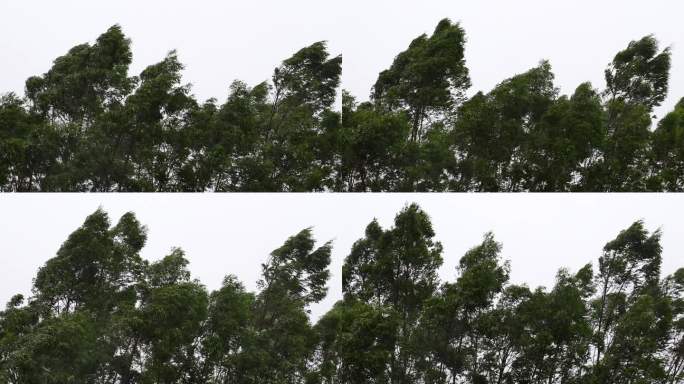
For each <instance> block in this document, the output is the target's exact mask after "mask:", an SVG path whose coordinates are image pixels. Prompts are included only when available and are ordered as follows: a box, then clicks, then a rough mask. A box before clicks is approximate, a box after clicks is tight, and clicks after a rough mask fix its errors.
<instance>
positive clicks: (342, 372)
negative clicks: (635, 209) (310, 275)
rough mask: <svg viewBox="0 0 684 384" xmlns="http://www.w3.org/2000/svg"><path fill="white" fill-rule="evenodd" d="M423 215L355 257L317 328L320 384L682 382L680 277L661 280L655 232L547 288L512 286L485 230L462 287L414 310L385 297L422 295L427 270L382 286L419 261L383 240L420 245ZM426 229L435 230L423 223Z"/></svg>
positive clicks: (612, 247)
mask: <svg viewBox="0 0 684 384" xmlns="http://www.w3.org/2000/svg"><path fill="white" fill-rule="evenodd" d="M417 212H420V211H419V210H418V209H417V207H415V206H411V207H410V208H407V209H405V210H404V211H402V213H400V214H399V215H398V216H397V217H398V219H397V220H396V222H395V228H393V229H392V230H390V231H383V230H382V229H381V228H380V227H379V226H378V224H377V223H376V222H372V223H371V224H370V225H369V226H368V227H367V229H366V235H365V237H364V238H363V239H361V240H359V241H357V242H356V243H355V244H354V246H353V248H352V251H351V253H350V254H349V256H347V259H346V261H345V264H344V267H343V289H344V293H345V299H344V301H341V302H339V303H338V304H337V305H336V306H335V308H334V309H333V310H332V311H330V312H329V313H328V314H327V315H326V317H324V318H323V319H322V320H321V321H320V322H319V327H322V331H321V332H322V335H321V340H322V341H321V356H322V358H321V368H320V374H321V377H323V378H324V379H325V380H322V381H321V382H325V383H338V382H350V383H366V382H370V383H388V384H399V383H401V384H403V383H423V384H436V383H440V384H447V383H452V384H454V383H499V384H503V383H530V384H532V383H540V384H541V383H545V384H549V383H668V384H674V383H677V382H679V381H681V380H682V378H683V377H684V376H683V375H684V363H683V361H684V360H683V356H684V355H682V327H681V325H682V313H683V311H682V308H683V307H682V292H683V289H682V288H683V287H684V286H683V285H682V284H681V283H682V282H684V272H683V271H682V270H678V271H677V272H676V273H675V274H673V275H671V276H667V277H665V278H662V277H661V276H660V265H661V255H660V253H661V246H660V232H659V231H656V232H653V233H649V232H648V231H647V230H646V229H645V228H644V224H643V223H642V222H636V223H634V224H633V225H631V226H630V227H629V228H627V229H626V230H624V231H622V232H620V233H619V234H618V236H617V237H616V238H615V239H614V240H612V241H610V242H608V243H607V244H606V246H605V247H604V253H603V256H602V257H601V258H600V259H599V260H598V273H596V274H594V271H593V269H594V268H593V267H592V265H591V264H587V265H586V266H584V267H583V268H581V269H580V270H579V271H577V272H576V273H574V274H573V273H571V272H569V271H568V270H566V269H561V270H560V271H559V272H558V275H557V277H556V283H555V285H554V286H553V287H552V288H551V289H550V290H548V289H546V288H544V287H539V288H536V289H534V290H531V289H530V288H528V287H526V286H520V285H511V284H509V283H508V276H509V266H508V263H507V262H505V261H503V260H502V258H501V256H500V253H501V250H502V248H501V244H499V243H497V242H496V241H495V240H494V237H493V235H492V234H491V233H488V234H486V235H485V237H484V240H483V242H482V243H481V244H480V245H478V246H476V247H474V248H472V249H471V250H469V251H468V252H466V253H465V255H464V256H463V257H462V258H461V259H460V261H459V264H458V267H457V271H458V278H457V279H456V280H455V281H454V282H444V283H439V282H438V281H432V284H431V285H433V286H434V287H436V289H432V290H431V291H430V293H429V294H428V295H424V296H412V297H413V298H414V300H412V301H407V300H404V301H401V300H397V301H396V302H391V301H388V300H387V299H384V300H383V298H385V297H389V298H391V297H393V296H394V295H396V294H397V293H398V292H401V288H402V287H404V286H413V287H414V288H412V289H411V290H410V292H420V289H417V288H415V287H418V286H420V285H421V284H422V282H423V281H424V277H423V276H422V275H421V273H420V272H419V271H421V272H422V271H424V270H429V268H427V269H425V268H423V267H422V266H421V264H419V263H418V264H413V265H416V266H417V270H416V271H411V270H410V269H409V270H408V271H409V272H408V273H407V274H406V276H410V278H409V279H408V281H402V284H401V285H399V286H397V285H393V284H388V283H386V282H392V281H395V280H393V279H392V277H391V274H385V275H383V276H384V278H379V277H377V276H378V274H379V271H382V270H383V269H382V266H384V265H389V266H395V267H396V268H391V267H390V268H389V270H392V271H401V270H402V269H401V266H402V265H403V260H407V259H410V260H413V258H412V257H411V255H414V253H412V252H411V251H410V249H404V248H402V246H401V245H400V244H393V243H389V242H388V240H386V239H385V237H386V236H388V235H387V233H388V232H395V231H396V233H403V235H402V236H401V237H402V239H404V240H406V241H408V242H410V243H412V244H421V243H424V241H425V240H419V239H420V236H419V235H418V234H419V233H421V232H420V231H414V230H408V229H409V228H416V226H415V222H416V221H415V220H407V218H408V217H415V216H416V215H417ZM399 218H401V219H399ZM420 222H421V223H422V225H421V226H420V227H422V228H429V227H430V225H429V219H428V218H427V216H424V217H423V220H421V221H420ZM422 233H423V235H424V236H428V237H432V236H433V235H434V234H432V233H431V232H430V231H424V232H422ZM410 234H412V235H410ZM384 247H387V248H384ZM383 313H384V314H385V315H383V316H382V318H378V315H379V314H383ZM406 313H411V314H412V315H411V316H410V321H409V322H404V321H403V319H404V318H405V317H404V316H405V314H406ZM381 319H382V320H383V321H380V320H381ZM350 348H358V352H357V353H350ZM337 378H344V379H337ZM336 379H337V380H339V381H335V380H336Z"/></svg>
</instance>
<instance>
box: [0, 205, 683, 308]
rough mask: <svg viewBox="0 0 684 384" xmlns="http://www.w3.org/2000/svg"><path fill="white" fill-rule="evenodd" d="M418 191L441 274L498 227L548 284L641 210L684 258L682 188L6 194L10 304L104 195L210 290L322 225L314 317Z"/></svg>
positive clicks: (590, 257) (675, 259) (524, 276)
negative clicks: (325, 278) (440, 249)
mask: <svg viewBox="0 0 684 384" xmlns="http://www.w3.org/2000/svg"><path fill="white" fill-rule="evenodd" d="M410 202H417V203H418V204H419V205H420V206H421V207H422V208H423V209H424V210H425V211H426V212H427V213H428V214H429V215H430V216H431V218H432V221H433V225H434V228H435V231H436V233H437V239H438V240H440V241H441V242H442V244H443V245H444V254H443V256H444V260H445V263H444V266H443V267H442V269H441V271H440V274H441V277H442V279H443V280H453V279H454V278H455V276H456V272H455V266H456V264H457V263H458V260H459V258H460V257H461V256H462V255H463V254H464V252H465V251H466V250H468V249H469V248H471V247H473V246H475V245H477V244H479V243H480V242H481V240H482V236H483V235H484V233H485V232H487V231H490V230H492V231H493V232H494V235H495V238H496V239H497V240H498V241H500V242H502V243H503V252H502V256H503V257H504V259H508V260H510V261H511V267H512V274H511V280H512V282H515V283H524V282H526V283H528V284H529V285H530V286H532V287H535V286H537V285H544V286H547V287H548V286H550V285H552V284H553V281H554V277H555V274H556V272H557V270H558V268H559V267H562V266H564V267H568V268H570V269H571V270H577V269H578V268H580V267H581V266H583V265H584V264H586V263H588V262H594V263H595V262H596V260H597V259H598V257H599V256H600V255H601V249H602V247H603V245H605V243H606V242H608V241H610V240H612V239H613V238H615V236H616V235H617V234H618V232H619V231H620V230H622V229H625V228H627V227H628V226H629V225H631V224H632V223H633V222H634V221H635V220H637V219H639V218H642V219H644V220H645V223H646V226H647V228H648V229H649V230H655V229H656V228H658V227H660V228H662V231H663V237H662V245H663V273H664V274H669V273H672V272H674V271H675V270H676V269H677V268H679V267H684V257H682V253H683V251H684V244H683V243H684V223H683V222H682V220H681V213H682V207H683V206H684V194H658V195H654V194H574V195H569V194H211V195H210V194H175V195H174V194H154V195H153V194H29V195H8V194H5V195H0V212H2V220H0V306H2V307H4V303H6V302H7V301H8V300H9V298H10V297H11V296H12V295H14V294H16V293H23V294H25V295H28V294H29V293H30V288H31V279H32V278H33V277H34V276H35V273H36V271H37V269H38V267H40V266H41V265H43V264H44V263H45V261H46V260H47V259H49V258H50V257H53V256H54V255H55V253H56V251H57V249H58V248H59V246H60V245H61V244H62V242H64V240H66V238H67V236H68V235H69V234H70V233H71V232H72V231H73V230H75V229H76V228H77V227H79V226H80V225H81V224H82V223H83V221H84V219H85V217H86V216H87V215H88V214H90V213H92V212H93V211H95V209H97V207H98V206H100V205H101V206H102V207H103V208H104V209H105V210H106V211H107V212H108V213H109V214H110V217H111V218H112V221H113V223H116V221H117V220H118V218H119V217H120V216H121V215H122V214H123V213H124V212H126V211H133V212H135V213H136V215H137V217H138V219H139V220H140V221H141V222H142V223H143V224H145V225H147V226H148V228H149V238H148V243H147V246H146V247H145V248H144V250H143V252H142V255H143V257H144V258H146V259H148V260H157V259H159V258H161V257H163V256H164V255H166V254H168V252H169V250H170V249H171V247H174V246H179V247H181V248H183V249H184V250H185V251H186V256H187V258H188V259H189V261H190V265H189V268H190V270H191V272H192V274H193V276H194V277H196V278H198V279H199V280H200V281H201V282H202V283H204V284H205V285H206V286H207V288H208V289H209V290H213V289H217V288H218V287H219V286H220V284H221V281H222V279H223V277H224V276H225V275H226V274H228V273H232V274H235V275H237V276H238V277H239V279H240V280H241V281H242V282H243V283H244V284H245V285H246V286H247V287H248V289H250V290H255V289H256V284H255V283H256V281H257V280H258V279H259V275H260V264H261V263H262V262H264V261H265V260H266V258H267V256H268V254H269V253H270V251H272V250H273V249H275V248H277V247H278V246H280V245H281V244H282V243H283V242H284V241H285V239H286V238H287V237H288V236H290V235H293V234H295V233H297V232H298V231H299V230H301V229H303V228H306V227H309V226H313V231H314V236H315V238H316V239H317V240H318V241H319V244H323V242H325V241H327V240H333V241H334V244H333V253H332V265H331V267H330V269H331V272H332V279H331V280H330V284H329V287H330V288H329V295H328V297H327V299H326V300H325V301H323V302H322V303H319V304H317V305H315V306H313V307H312V315H313V317H314V319H315V318H318V317H319V316H320V315H322V314H323V313H325V312H326V311H327V310H328V309H329V308H330V307H331V306H332V304H333V303H334V302H335V301H336V300H338V299H340V298H341V297H342V293H341V276H340V271H341V265H342V262H343V260H344V257H345V256H346V255H347V254H348V253H349V250H350V248H351V245H352V244H353V242H354V241H356V240H358V239H359V238H361V237H362V236H363V232H364V229H365V227H366V225H367V224H368V223H369V222H370V221H371V220H372V219H373V217H377V218H378V220H379V222H380V224H381V225H383V227H385V228H388V227H389V226H391V225H392V222H393V219H394V216H395V215H396V213H397V212H399V210H401V208H402V207H403V206H405V205H406V204H407V203H410Z"/></svg>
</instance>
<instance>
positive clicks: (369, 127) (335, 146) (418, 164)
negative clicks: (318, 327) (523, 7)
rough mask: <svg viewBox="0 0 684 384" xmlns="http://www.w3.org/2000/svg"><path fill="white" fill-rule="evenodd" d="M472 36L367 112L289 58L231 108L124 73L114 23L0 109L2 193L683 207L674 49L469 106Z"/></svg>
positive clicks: (397, 75) (306, 60)
mask: <svg viewBox="0 0 684 384" xmlns="http://www.w3.org/2000/svg"><path fill="white" fill-rule="evenodd" d="M466 40H467V37H466V32H465V30H464V29H463V28H462V27H461V26H460V25H459V24H458V23H454V22H451V21H450V20H448V19H444V20H441V21H440V22H439V23H438V24H437V26H436V28H435V29H434V31H433V33H432V34H430V35H428V34H422V35H420V36H418V37H416V38H415V39H414V40H413V41H412V42H411V43H410V44H409V46H408V47H407V49H406V50H404V51H402V52H400V53H399V54H398V55H397V56H396V57H395V58H394V60H393V61H392V62H391V64H390V65H389V67H388V68H387V69H386V70H383V71H381V72H380V73H379V74H378V77H377V81H376V82H375V83H374V85H373V86H372V88H371V92H370V94H369V101H367V102H361V103H359V102H357V101H356V100H357V99H356V95H352V94H350V93H349V92H347V91H344V90H342V97H341V98H342V100H341V103H342V108H341V110H338V107H337V105H336V103H335V102H336V98H337V95H338V93H339V91H340V85H341V72H342V56H334V57H332V56H330V55H329V53H328V50H327V48H326V43H325V42H315V43H313V44H311V45H310V46H308V47H304V48H302V49H300V50H299V51H297V52H295V53H294V54H293V55H292V56H291V57H290V58H287V59H285V60H283V62H282V63H281V64H280V65H279V66H278V67H276V68H275V69H274V71H273V74H272V76H271V78H270V80H268V81H264V82H262V83H259V84H256V85H248V84H245V83H244V82H241V81H237V80H236V81H234V82H233V83H232V84H230V86H229V87H227V88H228V91H227V94H228V95H227V98H226V100H225V101H224V102H223V103H219V102H218V101H217V100H216V99H209V100H206V101H204V102H202V101H199V100H197V99H196V98H195V97H194V96H193V95H192V92H191V91H192V89H191V87H190V85H188V84H183V83H182V79H181V72H182V70H183V64H182V63H181V62H180V61H179V60H178V57H177V55H176V53H175V52H174V51H171V52H170V53H169V54H168V55H167V56H166V57H165V58H163V59H162V60H161V61H160V62H158V63H156V64H152V65H150V66H148V67H147V68H146V69H145V70H143V71H142V72H141V73H140V74H139V75H137V76H133V75H131V74H129V67H130V64H131V62H132V52H131V48H130V45H131V42H130V40H129V39H128V38H126V37H125V35H124V33H123V31H122V29H121V27H119V26H118V25H115V26H113V27H111V28H110V29H109V30H107V31H106V32H105V33H103V34H102V35H101V36H100V37H98V38H97V40H96V41H95V42H94V43H93V44H89V43H85V44H80V45H77V46H75V47H74V48H72V49H71V50H69V51H68V52H67V53H66V54H65V55H63V56H61V57H58V58H57V59H55V60H54V63H53V65H52V67H51V68H50V69H49V70H48V71H47V72H46V73H44V74H42V75H37V76H32V77H30V78H29V79H28V80H26V87H25V95H24V96H23V97H20V96H18V95H16V94H12V93H8V94H4V95H0V190H3V191H682V190H684V174H683V173H684V171H682V170H683V169H684V153H683V152H682V150H681V148H682V147H683V146H684V144H683V140H684V139H683V136H682V135H681V134H680V132H681V131H682V124H684V123H682V119H681V118H679V117H678V116H681V109H682V108H681V106H682V104H683V103H681V102H680V103H679V104H677V106H676V107H675V109H674V111H672V112H671V113H669V114H667V116H664V117H663V118H662V119H660V120H659V121H655V117H654V116H653V109H654V107H657V106H659V105H661V103H662V102H663V101H664V100H665V98H666V97H667V91H668V84H669V78H670V66H671V50H670V48H665V49H661V48H659V43H658V41H657V40H656V38H655V37H654V36H650V35H649V36H645V37H643V38H641V39H638V40H634V41H631V42H629V43H628V44H627V46H626V47H625V49H624V50H622V51H620V52H618V53H617V54H616V55H615V56H614V58H613V60H612V61H611V62H610V63H608V65H607V68H606V69H605V73H604V75H605V86H603V87H601V86H599V85H593V84H591V83H588V82H586V83H582V84H579V85H578V86H577V88H576V89H575V90H574V92H572V93H571V94H568V95H562V94H560V92H559V90H558V88H557V87H556V85H555V84H554V74H553V71H552V67H551V63H549V62H548V61H541V62H540V63H539V65H538V66H536V67H534V68H531V69H530V70H528V71H526V72H524V73H520V74H515V75H513V76H511V77H510V78H508V79H504V80H503V81H501V82H500V83H499V84H498V85H496V86H495V87H494V88H493V89H491V90H490V91H488V92H482V91H479V92H474V91H472V90H471V79H470V76H469V69H468V67H467V64H466V60H465V58H466V51H465V47H466V45H465V44H466Z"/></svg>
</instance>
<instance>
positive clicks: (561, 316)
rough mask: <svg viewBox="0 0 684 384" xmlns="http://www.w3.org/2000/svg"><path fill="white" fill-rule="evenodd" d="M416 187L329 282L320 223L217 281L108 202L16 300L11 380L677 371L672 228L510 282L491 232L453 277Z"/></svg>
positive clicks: (432, 381)
mask: <svg viewBox="0 0 684 384" xmlns="http://www.w3.org/2000/svg"><path fill="white" fill-rule="evenodd" d="M435 236H436V234H435V232H434V230H433V228H432V224H431V222H430V218H429V216H428V215H427V213H425V212H424V211H423V210H422V209H420V207H418V206H417V205H415V204H412V205H409V206H407V207H405V208H404V209H403V210H402V211H401V212H399V214H398V215H397V216H396V218H395V221H394V226H393V227H392V228H389V229H383V228H382V227H381V226H380V225H379V224H378V222H377V221H375V220H374V221H372V222H371V223H370V224H369V225H368V227H367V228H366V232H365V234H364V236H363V238H361V239H359V240H358V241H356V242H355V243H354V245H353V246H352V248H351V250H350V253H349V255H348V256H347V257H346V260H345V262H344V265H343V269H342V279H343V282H342V284H343V292H344V298H343V299H342V300H340V301H338V302H337V303H336V304H335V305H334V307H333V308H331V309H330V310H329V311H328V312H327V313H326V314H325V315H323V316H322V317H321V318H320V319H318V321H317V323H316V324H312V323H311V320H310V319H309V309H308V307H309V305H310V304H313V303H317V302H320V300H322V299H323V298H324V297H325V295H326V293H327V282H328V277H329V275H330V271H329V269H328V268H329V265H330V254H331V244H330V243H325V244H323V245H321V246H318V247H317V246H316V242H315V241H314V239H313V237H312V234H311V231H310V230H309V229H305V230H303V231H301V232H299V233H297V234H296V235H294V236H292V237H290V238H289V239H287V240H286V241H285V243H284V244H283V245H282V246H281V247H279V248H277V249H276V250H274V251H273V252H272V253H271V255H270V256H269V257H268V258H267V259H266V261H265V262H264V263H263V265H262V272H263V273H262V278H261V280H260V281H259V282H258V291H257V292H249V291H247V290H246V289H245V287H244V286H243V284H242V283H241V282H240V281H239V280H238V279H237V277H235V276H233V275H230V274H229V275H227V276H226V277H225V279H224V281H223V284H222V286H221V287H220V288H218V289H217V290H215V291H213V292H207V290H206V288H205V287H204V286H203V285H202V284H201V283H200V282H199V281H197V280H195V279H193V278H192V276H191V274H190V271H189V270H188V260H187V259H186V258H185V255H184V253H183V251H182V250H180V249H173V250H172V251H171V252H170V254H169V255H167V256H166V257H164V258H162V259H160V260H158V261H155V262H149V261H147V260H144V259H142V258H141V257H140V251H141V250H142V248H143V247H144V245H145V240H146V229H145V227H144V226H142V225H141V224H140V223H139V222H138V221H137V220H136V218H135V216H134V215H133V214H131V213H127V214H125V215H124V216H122V217H121V219H120V220H119V222H118V223H117V224H116V225H114V226H112V225H111V223H110V221H109V218H108V216H107V214H106V213H104V212H103V211H102V210H97V211H96V212H94V213H93V214H92V215H90V216H89V217H88V218H87V219H86V220H85V222H84V224H83V225H82V226H81V227H80V228H78V229H77V230H76V231H74V232H73V233H72V234H71V235H70V236H69V237H68V238H67V240H66V241H65V242H64V244H63V245H62V246H61V247H60V249H59V250H58V251H57V254H56V256H55V257H53V258H51V259H50V260H48V261H47V262H46V263H45V265H44V266H43V267H41V268H40V269H39V271H38V274H37V276H36V278H35V280H34V284H33V294H32V296H31V297H29V298H28V299H26V298H24V297H23V296H22V295H16V296H14V297H13V298H12V299H11V300H10V301H9V302H8V303H7V306H6V308H5V310H4V311H0V381H1V382H3V383H9V384H20V383H21V384H33V383H35V384H43V383H48V384H53V383H54V384H58V383H59V384H62V383H103V384H104V383H114V384H123V383H126V384H133V383H139V384H144V383H167V384H172V383H178V384H181V383H184V384H200V383H216V384H218V383H221V384H261V383H268V384H343V383H344V384H346V383H351V384H366V383H376V384H456V383H458V384H465V383H482V384H494V383H496V384H509V383H529V384H569V383H577V384H599V383H600V384H604V383H609V384H613V383H614V384H622V383H657V384H678V383H681V382H682V381H683V380H684V268H680V269H679V270H677V271H676V272H675V273H673V274H671V275H669V276H665V277H663V276H661V261H662V260H661V251H662V249H661V245H660V232H659V231H655V232H652V233H649V232H648V231H647V230H646V229H645V227H644V224H643V223H642V222H640V221H637V222H635V223H634V224H632V225H631V226H629V227H628V228H627V229H625V230H623V231H621V232H620V233H619V234H618V235H617V237H616V238H615V239H614V240H612V241H609V242H608V243H607V244H606V245H605V247H604V248H603V253H602V255H601V257H600V258H599V260H598V263H597V264H594V265H592V264H587V265H586V266H584V267H582V268H580V269H579V270H578V271H576V272H571V271H569V270H567V269H560V270H559V271H558V274H557V275H556V281H555V284H554V285H553V286H552V287H550V288H545V287H538V288H534V289H533V288H530V287H528V286H526V285H518V284H512V283H511V282H510V281H509V275H510V267H509V264H508V262H507V261H505V260H504V259H503V257H502V255H501V254H502V244H500V243H498V242H497V241H496V240H495V237H494V235H493V234H492V233H487V234H485V235H484V237H483V239H482V241H481V242H480V243H479V244H477V245H475V246H474V247H473V248H471V249H470V250H469V251H467V252H466V253H465V254H464V255H463V256H462V257H461V259H460V261H459V262H458V265H457V269H456V278H455V280H452V281H440V279H439V277H438V274H437V270H438V269H439V268H440V266H441V265H442V261H443V249H442V246H441V244H440V243H439V242H437V241H435V239H434V238H435Z"/></svg>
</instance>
